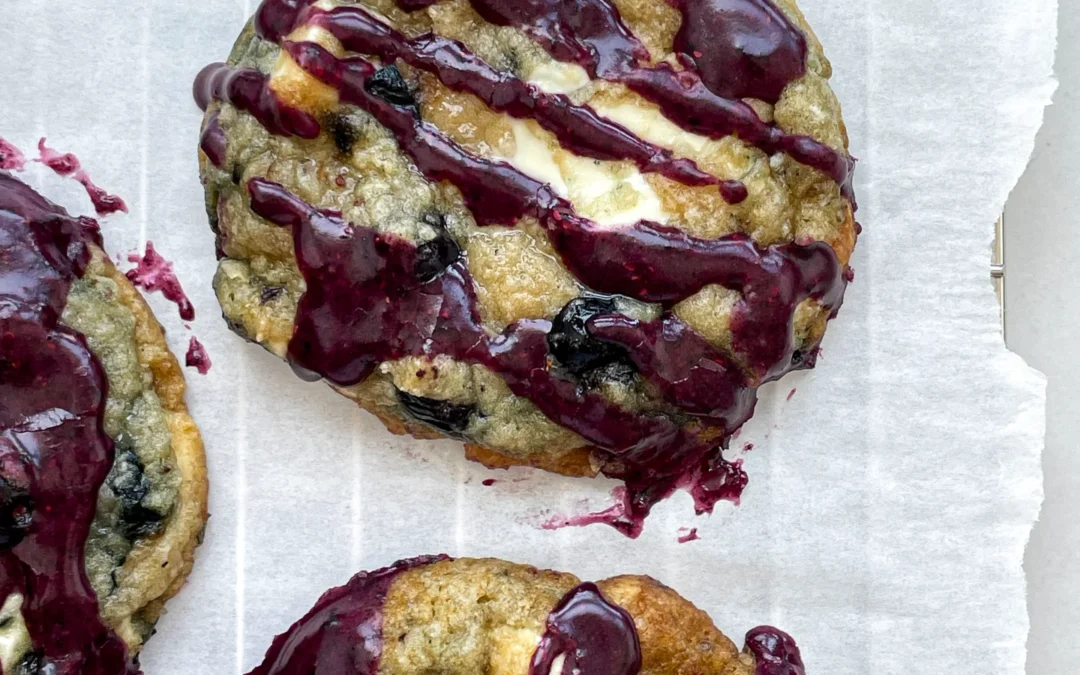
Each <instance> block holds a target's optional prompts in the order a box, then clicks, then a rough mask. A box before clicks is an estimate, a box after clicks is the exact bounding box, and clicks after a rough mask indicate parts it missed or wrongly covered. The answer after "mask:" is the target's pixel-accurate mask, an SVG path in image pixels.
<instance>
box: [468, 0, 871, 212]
mask: <svg viewBox="0 0 1080 675" xmlns="http://www.w3.org/2000/svg"><path fill="white" fill-rule="evenodd" d="M469 1H470V4H471V5H472V6H473V9H475V10H476V11H477V13H478V14H480V15H481V16H482V17H483V18H484V19H486V20H487V21H489V22H491V23H494V24H497V25H501V26H513V27H516V28H518V29H521V30H523V31H525V32H526V33H528V34H530V35H532V36H533V38H535V39H536V40H537V41H538V42H539V43H540V44H541V45H543V46H544V47H545V48H546V49H547V50H548V52H549V53H550V54H551V55H552V56H553V57H554V58H556V59H558V60H560V61H566V62H570V63H576V64H578V65H580V66H582V67H583V68H585V69H586V70H587V71H588V72H589V73H590V74H591V75H592V76H594V77H600V78H603V79H605V80H611V81H613V82H621V83H623V84H625V85H626V86H628V87H629V88H630V89H633V90H634V91H636V92H637V93H639V94H641V95H642V96H644V97H645V98H647V99H649V100H651V101H653V102H654V103H656V104H657V105H659V106H660V108H661V110H663V111H664V114H665V115H666V116H667V117H668V118H669V119H671V120H672V121H674V122H676V123H677V124H678V125H679V126H681V127H682V128H683V129H686V130H687V131H692V132H694V133H698V134H703V135H706V136H712V137H715V138H722V137H725V136H730V135H737V136H738V137H739V138H740V139H741V140H742V141H744V142H746V143H749V144H751V145H753V146H755V147H757V148H759V149H761V150H762V151H764V152H766V153H768V154H770V155H772V154H776V153H778V152H786V153H787V154H788V155H790V156H791V157H792V158H793V159H795V160H796V161H798V162H801V163H803V164H806V165H807V166H812V167H814V168H815V169H818V170H820V171H822V172H824V173H825V174H826V175H828V176H830V177H831V178H832V179H833V180H835V181H836V182H837V183H839V184H840V186H841V187H842V189H843V190H844V192H845V195H848V196H849V197H850V195H851V172H852V169H853V168H854V162H853V160H852V159H851V158H850V157H848V156H847V155H846V154H843V153H840V152H838V151H836V150H834V149H832V148H830V147H829V146H827V145H825V144H823V143H819V142H818V141H815V140H814V139H812V138H809V137H807V136H798V135H790V134H787V133H785V132H784V131H783V130H782V129H780V127H778V126H776V125H772V124H767V123H765V122H763V121H762V120H761V118H759V117H758V115H757V113H756V112H754V109H753V108H752V107H750V105H749V104H747V103H744V102H743V101H741V100H738V97H737V96H730V95H728V94H731V93H734V94H738V95H741V96H747V95H752V94H760V95H763V96H764V97H765V98H766V99H773V100H775V98H776V97H778V96H779V94H778V91H779V90H782V89H783V88H784V86H786V85H787V84H788V83H789V82H791V81H792V80H793V79H795V78H797V77H799V76H800V75H802V73H803V72H804V70H805V67H806V65H805V60H806V43H805V38H804V37H803V36H802V35H801V33H799V32H798V31H797V30H796V29H795V28H794V27H793V26H792V25H791V24H790V22H788V21H787V20H786V19H785V18H784V16H783V14H782V13H780V12H779V10H777V9H776V7H775V6H773V5H772V4H771V3H770V2H769V0H674V2H673V4H675V5H676V6H681V9H682V11H683V29H682V30H680V32H679V36H680V38H681V42H677V45H676V47H680V46H682V47H685V46H687V45H688V44H689V43H690V42H691V41H697V40H700V41H702V42H704V44H697V45H695V47H696V48H695V49H693V50H692V52H696V53H700V54H701V56H700V57H698V56H696V54H695V53H691V54H690V55H689V58H688V59H684V61H686V62H687V63H688V64H689V65H691V66H693V65H694V59H696V60H697V65H698V66H700V67H701V69H700V70H699V69H698V68H696V67H694V68H692V69H689V70H682V71H679V70H676V69H675V68H673V67H672V66H671V65H670V64H668V63H661V64H659V65H657V66H653V67H645V66H641V65H639V64H640V62H642V61H644V60H645V59H647V57H648V56H649V54H648V52H647V51H646V49H645V47H644V45H642V44H641V42H640V41H639V40H638V39H637V38H636V37H635V36H634V35H633V33H631V32H630V30H629V29H628V28H627V27H626V25H625V24H624V23H623V21H622V18H621V17H620V15H619V10H618V9H616V7H615V5H614V4H612V2H610V0H577V1H576V2H566V1H565V0H469ZM718 19H723V21H722V22H721V24H720V25H694V21H698V22H700V21H712V22H716V21H717V20H718ZM718 67H719V68H723V69H722V70H716V69H715V68H718ZM703 73H704V75H703ZM703 77H705V78H707V81H706V80H704V79H703ZM717 89H719V90H720V91H721V92H727V93H728V94H725V93H718V92H717V91H716V90H717ZM774 94H775V96H774Z"/></svg>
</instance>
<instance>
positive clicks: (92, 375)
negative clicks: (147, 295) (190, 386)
mask: <svg viewBox="0 0 1080 675" xmlns="http://www.w3.org/2000/svg"><path fill="white" fill-rule="evenodd" d="M0 240H2V248H3V251H4V253H3V254H2V255H0V336H2V337H0V399H2V400H3V401H4V404H5V405H3V406H0V597H2V598H3V600H2V603H3V604H2V607H0V665H2V668H3V670H2V672H4V673H14V674H16V675H31V674H33V675H36V674H37V673H39V672H42V673H44V672H56V673H87V674H97V673H100V674H102V675H104V674H108V675H115V674H116V673H122V672H133V673H134V672H137V671H138V667H137V658H136V655H137V653H138V651H139V650H140V648H141V647H142V644H143V642H144V641H145V640H146V639H147V638H149V637H150V635H151V634H152V633H153V626H154V623H155V622H156V621H157V619H158V617H159V616H160V615H161V614H162V612H163V611H164V605H165V602H166V600H167V599H168V598H169V597H171V596H172V595H174V594H175V593H176V592H177V591H178V590H179V588H180V587H181V586H182V585H183V583H184V581H185V579H186V577H187V575H188V573H189V572H190V570H191V566H192V562H193V556H194V550H195V547H196V546H197V545H198V542H199V540H200V538H201V536H202V531H203V526H204V524H205V521H206V517H207V514H206V496H207V494H206V492H207V482H206V469H205V458H204V454H203V446H202V441H201V439H200V437H199V432H198V430H197V428H196V427H195V424H194V423H193V422H192V420H191V418H190V417H189V415H188V412H187V407H186V405H185V403H184V379H183V375H182V372H181V370H180V366H179V364H178V363H177V361H176V359H175V357H174V356H173V355H172V354H171V353H170V352H169V350H168V347H167V345H166V343H165V339H164V334H163V332H162V329H161V327H160V326H159V325H158V323H157V321H156V320H155V319H154V317H153V315H152V314H151V312H150V308H149V307H148V306H147V305H146V303H145V302H144V301H143V299H142V297H141V296H140V295H139V294H138V292H137V291H136V290H135V289H134V287H133V286H132V285H131V284H130V282H129V281H128V280H127V279H126V278H125V277H124V275H123V274H122V273H120V272H119V271H117V270H116V268H115V267H114V266H113V265H112V263H111V262H110V261H109V258H108V257H107V256H106V254H105V253H104V251H103V250H102V248H101V240H100V236H99V234H98V229H97V224H96V223H94V222H93V221H92V220H90V219H88V218H73V217H71V216H69V215H68V214H67V213H66V212H65V211H64V210H63V209H61V208H60V207H58V206H56V205H55V204H52V203H51V202H49V201H47V200H45V199H44V198H43V197H41V196H40V195H38V194H36V193H35V192H34V191H33V190H31V188H29V187H28V186H27V185H25V184H24V183H22V182H20V181H18V180H17V179H15V178H14V177H12V176H11V175H9V174H6V173H3V172H0Z"/></svg>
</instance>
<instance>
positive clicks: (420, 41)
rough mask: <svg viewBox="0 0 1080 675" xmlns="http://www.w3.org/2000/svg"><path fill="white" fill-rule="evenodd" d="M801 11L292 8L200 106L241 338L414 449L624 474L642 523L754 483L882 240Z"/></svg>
mask: <svg viewBox="0 0 1080 675" xmlns="http://www.w3.org/2000/svg"><path fill="white" fill-rule="evenodd" d="M830 75H831V68H830V65H829V62H828V61H827V60H826V59H825V57H824V55H823V53H822V48H821V45H820V44H819V43H818V40H817V38H816V37H815V36H814V34H813V33H812V32H811V30H810V28H809V26H808V25H807V24H806V21H805V19H804V17H803V16H802V14H801V13H799V11H798V9H797V8H796V7H795V5H794V2H793V0H581V1H578V2H568V1H566V0H540V1H536V0H532V1H529V2H526V1H524V0H522V1H520V2H518V1H516V0H499V1H498V2H496V1H495V0H442V1H439V2H435V1H433V0H352V1H346V0H319V1H318V2H311V1H310V0H266V1H265V2H263V3H262V5H261V7H260V8H259V10H258V12H257V13H256V15H255V17H254V18H253V19H252V21H251V22H250V23H249V24H248V26H247V27H246V29H245V30H244V32H243V33H242V35H241V36H240V38H239V40H238V42H237V44H236V46H235V48H234V49H233V52H232V54H231V56H230V58H229V60H228V63H222V64H213V65H211V66H208V67H207V68H206V69H204V70H203V71H202V72H201V73H200V75H199V77H198V78H197V81H196V83H195V97H196V99H197V102H198V103H199V104H200V105H201V106H202V107H203V108H204V109H205V110H206V116H205V118H204V123H203V128H202V135H201V139H200V148H201V151H200V164H201V169H202V176H203V182H204V184H205V186H206V195H207V209H208V213H209V216H210V220H211V224H212V226H213V228H214V230H215V232H216V233H217V235H218V237H217V244H218V253H219V256H220V260H221V262H220V265H219V267H218V273H217V275H216V278H215V280H214V284H215V288H216V291H217V295H218V299H219V300H220V302H221V305H222V308H223V310H224V315H225V318H226V320H227V321H228V322H229V324H230V325H231V326H232V327H233V329H234V330H235V331H236V332H238V333H240V334H241V335H243V336H244V337H246V338H248V339H250V340H253V341H255V342H258V343H259V344H261V345H263V346H265V347H266V348H267V349H269V350H271V351H273V352H275V353H277V354H279V355H280V356H282V357H284V358H286V359H287V360H288V361H289V362H290V363H291V364H292V365H293V367H294V369H295V370H296V372H297V373H298V374H300V375H301V376H302V377H305V378H310V379H324V380H326V381H328V382H329V383H330V384H331V385H332V386H333V387H334V388H336V389H337V390H338V391H340V392H341V393H343V394H344V395H346V396H348V397H350V398H352V399H353V400H355V401H356V402H358V403H359V404H360V405H362V406H363V407H365V408H367V409H368V410H370V411H371V412H373V413H374V414H375V415H377V416H378V417H379V418H380V419H381V420H382V421H383V422H384V423H385V424H386V425H387V427H388V428H390V429H391V430H392V431H394V432H397V433H403V432H407V433H411V434H413V435H415V436H418V437H422V438H433V437H441V436H448V437H451V438H458V439H462V440H464V441H465V442H466V446H467V452H468V454H469V456H470V457H471V458H473V459H476V460H478V461H481V462H483V463H485V464H488V465H489V466H499V467H501V466H509V465H515V464H523V465H531V466H536V467H540V468H543V469H547V470H549V471H555V472H559V473H563V474H568V475H595V474H597V473H601V472H602V473H604V474H606V475H608V476H612V477H615V478H619V479H622V480H624V481H625V482H626V483H627V485H628V486H629V488H630V490H629V491H628V493H627V494H628V501H627V505H628V509H627V516H626V518H625V519H624V521H623V522H622V523H621V524H620V526H621V527H623V528H624V529H626V530H627V531H630V532H634V531H636V528H637V527H638V525H637V523H638V522H639V519H640V517H642V516H643V515H644V514H646V513H647V512H648V510H649V508H650V506H651V505H652V504H653V503H655V501H656V500H658V499H660V498H662V497H663V496H665V495H666V494H669V493H670V492H671V491H672V490H673V489H675V487H676V486H681V487H684V488H686V489H687V490H689V491H690V492H691V494H692V495H693V496H694V497H695V499H696V501H697V505H698V508H699V509H700V510H709V509H711V507H712V505H713V503H715V501H716V500H717V499H721V498H725V497H727V498H730V497H734V496H737V494H738V493H739V491H740V490H741V488H742V487H743V485H744V484H745V482H746V477H745V475H744V474H743V473H742V472H741V470H739V469H738V467H737V466H733V465H731V464H729V463H727V462H726V461H725V460H724V459H723V457H722V455H721V450H722V448H723V446H724V445H726V442H727V439H728V438H729V437H730V435H731V434H732V433H733V432H734V431H735V430H737V429H738V428H739V427H740V425H742V424H743V423H744V422H745V421H746V420H747V419H748V418H749V417H750V415H751V414H752V412H753V408H754V403H755V401H756V391H757V388H758V387H759V386H760V385H761V384H762V383H764V382H766V381H769V380H774V379H776V378H778V377H781V376H782V375H784V374H785V373H787V372H789V371H791V370H793V369H798V368H807V367H811V366H813V364H814V361H815V356H816V354H817V352H818V345H819V344H820V341H821V339H822V336H823V334H824V331H825V325H826V322H827V321H828V320H829V319H830V318H831V317H833V316H835V314H836V312H837V311H838V310H839V307H840V304H841V301H842V299H843V294H844V290H845V287H846V284H847V282H848V281H849V280H850V279H851V272H850V268H849V267H848V266H847V265H848V260H849V258H850V255H851V253H852V249H853V247H854V245H855V237H856V229H857V226H856V224H855V222H854V219H853V213H854V200H853V196H852V194H851V172H852V168H853V160H852V159H851V158H850V156H849V155H848V153H847V137H846V132H845V129H844V124H843V121H842V119H841V113H840V105H839V103H838V102H837V100H836V97H835V96H834V95H833V93H832V91H831V89H830V88H829V85H828V79H829V77H830Z"/></svg>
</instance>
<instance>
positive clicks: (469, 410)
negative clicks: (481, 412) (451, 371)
mask: <svg viewBox="0 0 1080 675" xmlns="http://www.w3.org/2000/svg"><path fill="white" fill-rule="evenodd" d="M398 400H399V401H401V405H402V406H403V407H404V408H405V409H406V410H408V411H409V414H410V415H412V416H413V417H415V418H416V419H418V420H420V421H421V422H423V423H425V424H427V425H429V426H432V427H435V428H436V429H438V430H439V431H441V432H443V433H445V434H448V435H450V436H461V435H462V434H464V433H465V429H467V428H468V427H469V419H470V418H472V414H473V412H475V408H473V406H471V405H460V404H457V403H451V402H449V401H439V400H437V399H433V398H424V397H423V396H413V395H412V394H408V393H406V392H404V391H400V390H398Z"/></svg>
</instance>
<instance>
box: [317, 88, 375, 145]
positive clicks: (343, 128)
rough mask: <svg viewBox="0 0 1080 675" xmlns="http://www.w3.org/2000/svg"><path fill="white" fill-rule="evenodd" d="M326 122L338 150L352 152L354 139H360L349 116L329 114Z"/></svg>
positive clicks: (354, 143)
mask: <svg viewBox="0 0 1080 675" xmlns="http://www.w3.org/2000/svg"><path fill="white" fill-rule="evenodd" d="M372 79H374V78H372ZM373 93H374V92H373ZM326 124H327V126H328V127H329V128H330V135H331V136H333V138H334V145H336V146H337V148H338V150H341V151H342V152H343V153H345V154H348V153H350V152H352V148H353V146H354V145H356V141H358V140H359V139H360V134H359V132H358V131H357V129H356V127H355V126H353V124H352V122H351V121H350V120H349V118H348V117H346V116H344V115H331V116H330V118H329V119H328V120H327V123H326Z"/></svg>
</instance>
